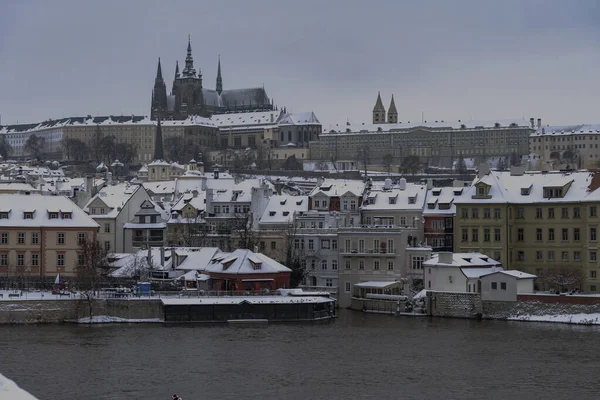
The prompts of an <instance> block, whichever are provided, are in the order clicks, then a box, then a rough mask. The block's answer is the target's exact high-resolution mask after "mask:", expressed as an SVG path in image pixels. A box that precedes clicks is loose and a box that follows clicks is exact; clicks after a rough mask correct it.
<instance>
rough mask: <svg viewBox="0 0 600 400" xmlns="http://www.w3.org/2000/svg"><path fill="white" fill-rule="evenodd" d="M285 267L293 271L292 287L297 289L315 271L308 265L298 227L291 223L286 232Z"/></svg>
mask: <svg viewBox="0 0 600 400" xmlns="http://www.w3.org/2000/svg"><path fill="white" fill-rule="evenodd" d="M285 243H286V245H285V266H286V267H288V268H289V269H291V270H292V273H291V274H290V286H291V287H297V286H298V285H300V284H301V283H302V282H304V281H305V280H306V278H307V277H308V276H309V275H310V273H311V272H312V271H313V268H312V267H309V266H308V264H307V263H306V258H305V255H304V248H303V246H302V244H301V240H300V239H299V238H298V227H297V225H296V224H295V223H290V224H289V225H288V229H287V232H286V242H285Z"/></svg>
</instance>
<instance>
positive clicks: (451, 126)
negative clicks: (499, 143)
mask: <svg viewBox="0 0 600 400" xmlns="http://www.w3.org/2000/svg"><path fill="white" fill-rule="evenodd" d="M496 124H499V126H498V127H497V126H496ZM511 125H512V126H511ZM463 126H464V127H463ZM515 127H519V128H530V123H529V121H527V120H525V119H521V118H518V119H508V120H497V121H489V120H488V121H466V120H465V121H463V120H452V121H440V120H438V121H425V122H420V121H412V122H410V121H407V122H398V123H396V124H388V123H383V124H365V123H363V124H335V125H330V126H327V127H324V128H323V134H329V133H334V134H347V133H350V134H361V133H362V134H364V133H372V132H401V131H407V130H413V129H416V128H423V130H425V131H427V130H432V131H433V132H437V131H440V130H467V129H494V130H499V129H514V128H515Z"/></svg>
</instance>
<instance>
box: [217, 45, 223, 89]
mask: <svg viewBox="0 0 600 400" xmlns="http://www.w3.org/2000/svg"><path fill="white" fill-rule="evenodd" d="M221 92H223V78H222V77H221V55H220V54H219V64H218V67H217V93H219V94H221Z"/></svg>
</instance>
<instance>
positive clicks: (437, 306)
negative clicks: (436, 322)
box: [427, 292, 482, 318]
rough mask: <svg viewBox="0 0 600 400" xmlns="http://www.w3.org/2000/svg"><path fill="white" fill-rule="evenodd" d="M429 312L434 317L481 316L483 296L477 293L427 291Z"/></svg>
mask: <svg viewBox="0 0 600 400" xmlns="http://www.w3.org/2000/svg"><path fill="white" fill-rule="evenodd" d="M427 312H428V314H429V315H431V316H433V317H454V318H480V317H481V313H482V304H481V296H479V294H477V293H455V292H427Z"/></svg>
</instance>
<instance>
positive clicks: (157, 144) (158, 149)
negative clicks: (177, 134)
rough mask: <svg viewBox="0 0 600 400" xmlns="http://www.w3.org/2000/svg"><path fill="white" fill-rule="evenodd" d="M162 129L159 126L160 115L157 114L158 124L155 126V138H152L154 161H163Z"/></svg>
mask: <svg viewBox="0 0 600 400" xmlns="http://www.w3.org/2000/svg"><path fill="white" fill-rule="evenodd" d="M164 158H165V155H164V151H163V138H162V128H161V126H160V113H159V114H158V123H157V124H156V136H155V137H154V159H155V160H164Z"/></svg>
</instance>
